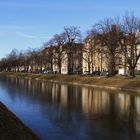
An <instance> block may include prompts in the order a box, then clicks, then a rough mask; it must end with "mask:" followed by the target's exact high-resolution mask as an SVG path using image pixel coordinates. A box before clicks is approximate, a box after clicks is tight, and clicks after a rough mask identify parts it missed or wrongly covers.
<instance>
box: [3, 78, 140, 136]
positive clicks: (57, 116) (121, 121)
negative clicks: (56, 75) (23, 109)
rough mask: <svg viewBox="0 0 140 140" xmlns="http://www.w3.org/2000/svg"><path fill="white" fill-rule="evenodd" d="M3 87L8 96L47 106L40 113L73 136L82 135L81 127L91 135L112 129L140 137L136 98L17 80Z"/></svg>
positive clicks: (9, 80)
mask: <svg viewBox="0 0 140 140" xmlns="http://www.w3.org/2000/svg"><path fill="white" fill-rule="evenodd" d="M1 84H2V82H1ZM11 84H12V85H11ZM6 86H7V87H9V88H7V90H9V91H10V92H12V93H13V94H12V95H10V96H14V97H16V96H18V97H19V96H21V98H24V99H25V98H26V99H27V100H35V101H37V102H39V103H40V104H41V105H42V106H48V107H47V110H45V109H44V108H43V107H40V110H41V112H42V114H43V115H44V116H47V117H48V118H49V119H50V120H51V121H52V123H54V125H57V126H58V127H60V128H61V129H62V130H63V131H65V132H71V133H73V134H75V135H76V133H77V131H78V133H82V131H83V130H81V128H83V127H85V128H86V130H88V132H87V133H90V135H94V133H96V131H97V129H99V128H100V129H101V126H102V129H103V130H102V129H101V130H102V131H104V132H102V133H112V135H113V134H114V132H113V131H114V130H113V129H115V130H117V131H118V133H121V131H123V132H125V133H129V132H131V134H133V135H134V133H136V134H140V96H138V95H134V94H131V93H124V92H122V91H112V90H104V89H97V88H91V87H84V86H74V85H73V86H72V85H67V84H60V83H53V82H41V81H33V80H23V79H18V78H7V79H6ZM17 90H18V91H20V92H18V91H17ZM19 93H20V94H19ZM17 94H18V95H17ZM83 125H84V126H83ZM103 126H104V127H106V128H104V127H103ZM112 128H113V129H112ZM118 129H120V130H118ZM125 129H126V130H125ZM93 130H95V131H94V132H93ZM126 131H127V132H126ZM81 135H82V134H81ZM112 137H113V136H112Z"/></svg>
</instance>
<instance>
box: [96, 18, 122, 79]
mask: <svg viewBox="0 0 140 140" xmlns="http://www.w3.org/2000/svg"><path fill="white" fill-rule="evenodd" d="M97 28H98V31H99V36H98V38H99V40H100V44H101V46H104V48H105V49H104V52H105V53H106V58H107V62H108V70H109V76H114V75H115V70H116V59H117V57H118V56H119V55H118V54H119V41H120V39H121V30H120V25H119V23H118V22H115V21H114V20H113V19H106V20H104V21H101V22H100V23H98V24H97Z"/></svg>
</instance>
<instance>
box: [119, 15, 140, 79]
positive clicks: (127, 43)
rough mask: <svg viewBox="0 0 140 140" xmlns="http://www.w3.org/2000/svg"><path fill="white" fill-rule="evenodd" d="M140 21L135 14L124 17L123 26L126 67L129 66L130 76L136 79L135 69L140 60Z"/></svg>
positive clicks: (122, 44)
mask: <svg viewBox="0 0 140 140" xmlns="http://www.w3.org/2000/svg"><path fill="white" fill-rule="evenodd" d="M139 29H140V19H139V18H136V17H135V16H134V15H133V14H132V15H128V14H126V15H125V16H124V21H123V25H122V32H123V37H122V40H121V48H122V51H123V53H124V59H125V67H126V66H127V64H128V67H129V71H130V76H133V77H135V69H136V66H137V62H138V60H139V58H140V51H139V48H138V47H139V44H140V32H139Z"/></svg>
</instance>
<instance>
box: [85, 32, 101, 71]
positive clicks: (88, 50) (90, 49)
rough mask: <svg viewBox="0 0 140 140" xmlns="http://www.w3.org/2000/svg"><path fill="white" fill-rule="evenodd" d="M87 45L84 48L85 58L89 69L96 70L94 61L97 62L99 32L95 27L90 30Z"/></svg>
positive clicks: (86, 39) (86, 40)
mask: <svg viewBox="0 0 140 140" xmlns="http://www.w3.org/2000/svg"><path fill="white" fill-rule="evenodd" d="M84 42H85V47H84V48H83V59H84V60H85V61H86V62H87V64H88V71H89V72H93V71H94V65H95V64H94V63H95V58H94V56H95V53H97V45H98V39H97V32H96V31H95V30H93V29H91V30H90V31H88V35H87V36H86V38H85V41H84Z"/></svg>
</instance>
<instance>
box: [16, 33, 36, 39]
mask: <svg viewBox="0 0 140 140" xmlns="http://www.w3.org/2000/svg"><path fill="white" fill-rule="evenodd" d="M16 34H17V35H18V36H21V37H24V38H28V39H38V38H39V37H37V36H34V35H29V34H25V33H22V32H16Z"/></svg>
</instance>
